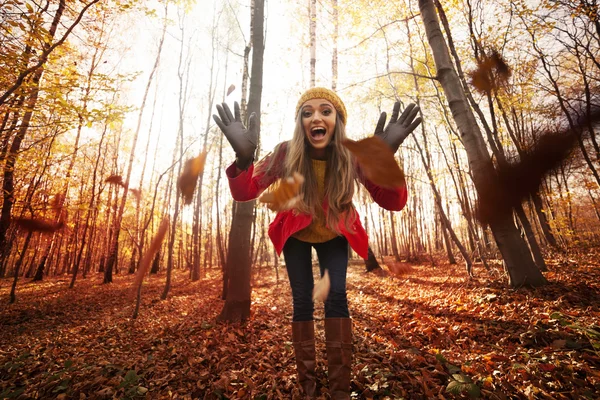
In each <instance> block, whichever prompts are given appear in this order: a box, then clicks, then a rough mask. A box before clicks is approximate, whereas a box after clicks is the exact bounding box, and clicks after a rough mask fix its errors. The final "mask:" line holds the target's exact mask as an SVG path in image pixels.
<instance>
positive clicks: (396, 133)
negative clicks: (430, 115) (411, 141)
mask: <svg viewBox="0 0 600 400" xmlns="http://www.w3.org/2000/svg"><path fill="white" fill-rule="evenodd" d="M399 113H400V102H399V101H397V102H396V103H394V110H393V111H392V118H391V119H390V122H389V123H388V126H387V127H385V129H384V128H383V127H384V126H385V120H386V118H387V114H386V113H385V111H384V112H382V113H381V116H380V117H379V121H378V122H377V126H376V127H375V136H379V137H380V138H381V139H383V141H384V142H385V143H387V145H388V146H390V148H391V149H392V152H394V153H395V152H396V151H398V147H400V145H401V144H402V142H404V139H406V138H407V137H408V135H410V133H411V132H412V131H414V130H415V128H416V127H417V126H419V124H420V123H421V117H419V118H416V119H415V117H416V116H417V114H418V113H419V107H418V106H417V105H416V104H415V103H410V104H409V105H408V106H407V107H406V108H405V109H404V112H403V113H402V115H400V118H398V114H399Z"/></svg>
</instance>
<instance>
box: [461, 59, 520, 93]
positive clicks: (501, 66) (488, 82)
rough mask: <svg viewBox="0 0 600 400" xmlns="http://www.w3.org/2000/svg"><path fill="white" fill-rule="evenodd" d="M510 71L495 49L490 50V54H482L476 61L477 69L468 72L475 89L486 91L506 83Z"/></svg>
mask: <svg viewBox="0 0 600 400" xmlns="http://www.w3.org/2000/svg"><path fill="white" fill-rule="evenodd" d="M511 73H512V72H511V70H510V67H509V66H508V64H506V61H504V59H503V58H502V56H501V55H500V54H499V53H498V52H497V51H496V50H492V51H491V54H490V55H484V56H483V58H482V59H481V60H480V61H479V62H478V63H477V69H476V70H475V71H472V72H471V73H470V76H471V83H472V84H473V86H474V87H475V88H476V89H477V90H479V91H481V92H483V93H488V92H490V91H491V90H492V89H495V88H497V87H498V86H500V85H501V84H504V83H506V81H508V78H510V75H511Z"/></svg>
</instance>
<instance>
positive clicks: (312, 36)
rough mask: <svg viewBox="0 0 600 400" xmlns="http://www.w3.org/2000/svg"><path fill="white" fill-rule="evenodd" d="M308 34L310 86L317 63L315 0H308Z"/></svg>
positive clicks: (313, 81) (313, 84) (313, 83)
mask: <svg viewBox="0 0 600 400" xmlns="http://www.w3.org/2000/svg"><path fill="white" fill-rule="evenodd" d="M308 35H309V40H310V87H311V88H312V87H315V67H316V65H317V0H308Z"/></svg>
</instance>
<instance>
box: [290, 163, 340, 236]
mask: <svg viewBox="0 0 600 400" xmlns="http://www.w3.org/2000/svg"><path fill="white" fill-rule="evenodd" d="M312 167H313V171H314V174H315V178H316V179H317V188H318V192H319V202H320V203H323V199H324V198H325V170H326V168H327V161H324V160H312ZM336 236H337V233H335V232H333V231H332V230H330V229H329V228H327V226H326V222H325V213H324V212H323V208H322V207H317V215H315V216H314V217H313V220H312V222H311V223H310V225H309V226H307V227H306V228H304V229H302V230H300V231H298V232H296V233H294V234H293V235H292V237H295V238H296V239H299V240H302V241H303V242H308V243H324V242H327V241H328V240H331V239H333V238H335V237H336Z"/></svg>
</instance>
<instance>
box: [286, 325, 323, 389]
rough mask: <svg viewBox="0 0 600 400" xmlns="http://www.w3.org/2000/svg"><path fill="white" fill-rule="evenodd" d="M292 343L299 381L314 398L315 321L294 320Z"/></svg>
mask: <svg viewBox="0 0 600 400" xmlns="http://www.w3.org/2000/svg"><path fill="white" fill-rule="evenodd" d="M292 343H293V344H294V353H295V355H296V369H297V371H298V382H299V383H300V386H301V387H302V389H303V390H304V394H305V395H306V397H307V398H309V399H314V398H315V396H316V393H317V379H316V377H315V365H316V361H315V323H314V321H298V322H292Z"/></svg>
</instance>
